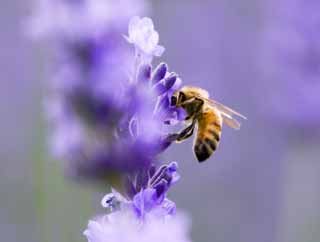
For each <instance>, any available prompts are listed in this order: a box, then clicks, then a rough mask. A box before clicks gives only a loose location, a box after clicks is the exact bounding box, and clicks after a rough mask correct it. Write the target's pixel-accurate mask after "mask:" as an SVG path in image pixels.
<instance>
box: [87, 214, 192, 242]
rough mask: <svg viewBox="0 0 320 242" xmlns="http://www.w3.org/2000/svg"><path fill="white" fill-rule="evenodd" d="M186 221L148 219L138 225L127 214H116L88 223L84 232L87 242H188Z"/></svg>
mask: <svg viewBox="0 0 320 242" xmlns="http://www.w3.org/2000/svg"><path fill="white" fill-rule="evenodd" d="M187 232H188V221H187V220H186V219H185V217H182V216H179V217H178V216H177V217H172V218H166V219H165V220H161V219H158V218H155V217H153V218H150V219H149V221H148V223H144V224H140V223H139V222H137V221H136V220H135V219H134V218H133V217H132V215H131V214H130V213H129V214H127V213H122V212H117V213H113V214H111V215H105V216H102V217H99V218H98V219H96V220H91V221H89V224H88V228H87V230H86V231H85V232H84V235H85V236H86V237H87V239H88V242H150V241H153V242H163V241H166V242H189V241H190V239H189V237H188V236H187Z"/></svg>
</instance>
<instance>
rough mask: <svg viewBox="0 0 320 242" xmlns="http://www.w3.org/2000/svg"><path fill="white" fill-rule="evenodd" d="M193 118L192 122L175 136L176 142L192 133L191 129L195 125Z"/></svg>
mask: <svg viewBox="0 0 320 242" xmlns="http://www.w3.org/2000/svg"><path fill="white" fill-rule="evenodd" d="M195 124H196V122H195V120H193V121H192V124H191V125H189V126H188V127H187V128H185V129H183V130H182V131H181V132H180V133H179V134H178V136H177V138H176V141H177V142H181V141H183V140H185V139H187V138H189V137H190V136H191V135H192V134H193V131H194V127H195Z"/></svg>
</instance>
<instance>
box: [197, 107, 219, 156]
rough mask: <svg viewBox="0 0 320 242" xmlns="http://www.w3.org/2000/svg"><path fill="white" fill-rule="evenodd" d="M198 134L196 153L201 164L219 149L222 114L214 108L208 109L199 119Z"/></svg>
mask: <svg viewBox="0 0 320 242" xmlns="http://www.w3.org/2000/svg"><path fill="white" fill-rule="evenodd" d="M197 121H198V133H197V136H196V137H195V142H194V153H195V155H196V157H197V159H198V161H199V162H202V161H205V160H206V159H208V158H209V157H210V156H211V155H212V153H213V152H214V151H215V150H216V149H217V147H218V144H219V141H220V137H221V129H222V117H221V114H220V112H219V111H218V110H217V109H215V108H213V107H206V108H205V109H204V111H203V112H202V113H201V114H200V115H199V116H198V117H197Z"/></svg>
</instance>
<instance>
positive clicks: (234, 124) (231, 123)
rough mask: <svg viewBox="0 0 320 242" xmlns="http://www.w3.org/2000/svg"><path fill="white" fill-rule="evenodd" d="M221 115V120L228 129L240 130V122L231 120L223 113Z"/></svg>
mask: <svg viewBox="0 0 320 242" xmlns="http://www.w3.org/2000/svg"><path fill="white" fill-rule="evenodd" d="M221 113H222V118H223V122H224V123H225V124H226V125H228V126H229V127H230V128H233V129H237V130H238V129H240V126H241V124H240V122H239V121H237V120H236V119H234V118H232V117H231V116H230V115H226V114H225V113H223V112H221Z"/></svg>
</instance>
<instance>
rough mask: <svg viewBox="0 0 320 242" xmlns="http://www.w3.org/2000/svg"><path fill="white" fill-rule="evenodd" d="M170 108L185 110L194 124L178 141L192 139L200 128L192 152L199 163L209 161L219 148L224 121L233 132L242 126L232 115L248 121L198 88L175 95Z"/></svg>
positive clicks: (184, 89)
mask: <svg viewBox="0 0 320 242" xmlns="http://www.w3.org/2000/svg"><path fill="white" fill-rule="evenodd" d="M171 105H173V106H176V107H182V108H183V109H184V110H185V111H186V113H187V117H186V121H187V122H191V124H190V125H189V126H188V127H187V128H185V129H184V130H182V131H181V132H180V133H179V134H178V135H177V138H176V141H177V142H181V141H183V140H185V139H187V138H189V137H190V136H192V134H193V131H194V129H195V126H197V127H198V129H197V134H196V136H195V138H194V145H193V150H194V154H195V156H196V158H197V160H198V161H199V162H203V161H205V160H206V159H208V158H209V157H210V156H211V155H212V154H213V153H214V151H215V150H216V149H217V148H218V145H219V142H220V138H221V132H222V124H223V123H224V122H225V123H226V124H227V125H228V126H230V127H232V128H234V129H239V128H240V123H239V122H238V121H237V120H235V119H233V117H232V115H237V116H239V117H242V118H245V117H244V116H242V115H241V114H239V113H237V112H235V111H233V110H232V109H230V108H228V107H226V106H224V105H222V104H220V103H218V102H217V101H214V100H212V99H209V93H208V92H207V91H206V90H203V89H201V88H198V87H191V86H184V87H183V88H182V89H180V90H179V91H177V92H176V93H174V95H173V96H172V99H171Z"/></svg>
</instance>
